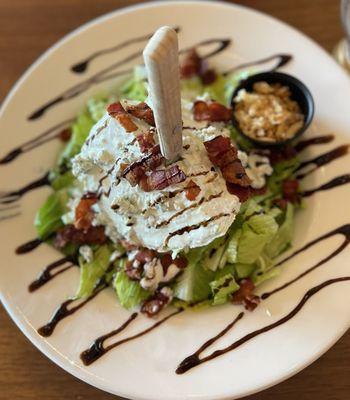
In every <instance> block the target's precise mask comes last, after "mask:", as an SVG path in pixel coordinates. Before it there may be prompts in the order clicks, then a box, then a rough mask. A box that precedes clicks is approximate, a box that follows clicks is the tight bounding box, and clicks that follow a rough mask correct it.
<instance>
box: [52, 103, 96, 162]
mask: <svg viewBox="0 0 350 400" xmlns="http://www.w3.org/2000/svg"><path fill="white" fill-rule="evenodd" d="M94 123H95V121H94V120H93V118H92V117H91V115H90V113H89V112H88V111H87V110H85V111H84V112H82V113H81V114H80V115H79V116H78V118H77V120H76V121H75V122H74V124H73V126H72V136H71V138H70V139H69V142H68V143H67V144H66V147H65V148H64V149H63V151H62V153H61V155H60V157H59V160H58V164H59V165H68V166H69V165H70V164H71V159H72V157H74V156H75V155H76V154H78V153H79V152H80V149H81V148H82V146H83V144H84V142H85V140H86V138H87V137H88V135H89V132H90V130H91V128H92V127H93V125H94Z"/></svg>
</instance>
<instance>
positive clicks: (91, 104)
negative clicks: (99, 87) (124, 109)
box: [86, 95, 112, 122]
mask: <svg viewBox="0 0 350 400" xmlns="http://www.w3.org/2000/svg"><path fill="white" fill-rule="evenodd" d="M111 102H112V100H111V99H109V98H108V97H107V96H103V95H100V96H95V97H92V98H91V99H89V100H88V101H87V103H86V106H87V111H88V113H89V114H90V116H91V118H92V119H93V121H94V122H97V121H99V120H100V119H101V118H102V117H103V116H104V115H105V113H106V108H107V105H108V104H109V103H111Z"/></svg>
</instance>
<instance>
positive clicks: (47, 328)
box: [38, 282, 108, 337]
mask: <svg viewBox="0 0 350 400" xmlns="http://www.w3.org/2000/svg"><path fill="white" fill-rule="evenodd" d="M107 287H108V285H107V284H106V283H104V282H102V283H101V284H100V285H98V286H97V287H96V289H95V290H94V292H93V293H92V294H91V295H90V296H89V297H87V298H86V299H85V300H81V299H78V300H75V299H68V300H66V301H64V302H63V303H62V304H61V305H60V306H59V307H58V309H57V310H56V312H55V313H54V315H53V316H52V318H51V319H50V321H49V322H48V323H47V324H45V325H44V326H42V327H41V328H39V329H38V333H39V335H41V336H44V337H48V336H51V335H52V333H53V331H54V329H55V328H56V326H57V324H58V323H59V322H60V321H62V319H64V318H67V317H68V316H69V315H72V314H74V313H75V312H77V311H78V310H80V309H81V308H82V307H84V306H85V305H86V304H87V303H89V302H90V301H91V300H92V299H94V298H95V297H96V296H97V295H98V294H99V293H100V292H102V290H104V289H106V288H107ZM75 302H77V303H78V304H77V305H75V306H74V305H73V306H72V307H71V308H68V306H69V305H71V304H74V303H75Z"/></svg>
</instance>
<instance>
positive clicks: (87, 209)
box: [74, 195, 98, 231]
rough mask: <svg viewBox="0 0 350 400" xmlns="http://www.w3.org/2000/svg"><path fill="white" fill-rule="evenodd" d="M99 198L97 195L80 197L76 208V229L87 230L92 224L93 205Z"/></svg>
mask: <svg viewBox="0 0 350 400" xmlns="http://www.w3.org/2000/svg"><path fill="white" fill-rule="evenodd" d="M97 200H98V198H97V197H95V195H91V197H82V198H81V199H80V201H79V203H78V205H77V207H76V208H75V219H74V226H75V228H76V229H80V230H83V231H86V230H88V229H89V228H90V227H91V226H92V220H93V218H94V212H93V210H92V209H91V206H93V205H94V204H95V203H96V202H97Z"/></svg>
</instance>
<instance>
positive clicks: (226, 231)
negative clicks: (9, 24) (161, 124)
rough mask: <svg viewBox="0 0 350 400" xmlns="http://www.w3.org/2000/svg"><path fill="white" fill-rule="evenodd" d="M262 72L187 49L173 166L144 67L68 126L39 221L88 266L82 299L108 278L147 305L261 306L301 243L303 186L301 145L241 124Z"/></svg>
mask: <svg viewBox="0 0 350 400" xmlns="http://www.w3.org/2000/svg"><path fill="white" fill-rule="evenodd" d="M253 72H254V71H243V72H242V71H241V72H239V73H232V74H230V75H227V76H224V75H223V74H220V73H219V72H217V71H215V70H213V69H212V68H210V67H209V66H208V65H207V61H206V60H202V59H201V58H200V57H199V55H198V54H197V53H196V51H195V49H192V50H190V51H189V52H188V53H187V54H185V55H184V59H183V60H182V65H181V76H182V79H181V84H182V117H183V152H182V154H181V157H180V158H179V159H178V160H176V161H175V162H174V163H172V164H170V165H169V164H168V163H166V162H165V160H164V158H163V157H162V155H161V153H160V149H159V144H158V139H157V134H156V127H155V123H154V118H153V112H152V104H150V102H149V100H148V93H147V79H146V75H145V69H144V68H143V67H142V66H137V67H136V68H135V69H134V73H133V76H131V77H130V78H129V79H128V80H127V81H126V82H124V83H123V84H122V85H121V87H119V88H118V89H117V90H114V91H113V93H112V94H108V95H104V94H99V95H98V96H96V97H93V98H91V99H90V100H88V102H87V104H86V107H85V108H84V109H83V110H82V111H81V112H80V113H79V115H77V117H76V120H75V122H74V123H73V124H72V126H71V128H70V129H68V130H65V131H64V132H62V134H61V137H62V140H63V141H64V142H65V144H64V147H63V149H62V151H61V153H60V154H59V156H58V159H57V162H56V165H55V166H54V167H53V168H52V170H51V171H50V174H49V180H50V184H51V187H52V193H51V194H50V196H49V197H48V198H47V200H46V201H45V203H44V204H43V205H42V206H41V208H40V209H39V211H38V213H37V215H36V218H35V227H36V230H37V233H38V236H39V237H40V238H41V239H42V240H45V241H47V242H48V243H49V244H50V245H52V246H54V247H55V248H57V249H59V250H60V251H61V252H62V253H64V254H66V255H70V256H71V257H72V258H73V259H74V260H75V261H76V263H77V264H78V265H79V267H80V282H79V286H78V288H77V291H76V293H75V298H87V297H89V296H91V295H92V294H93V293H94V291H95V290H96V288H98V287H99V286H100V285H101V284H104V285H109V286H110V288H111V290H113V291H114V292H115V294H116V299H117V300H118V301H119V303H120V304H121V305H122V306H123V307H125V308H127V309H140V310H141V312H143V313H144V314H146V315H147V316H154V315H156V314H158V313H159V312H160V311H161V310H162V309H164V308H165V307H166V306H168V305H171V304H172V305H175V306H177V307H182V308H187V307H194V308H197V307H202V306H217V305H221V304H224V303H234V304H243V305H244V306H245V307H246V308H247V309H254V308H255V307H256V305H257V304H258V302H259V298H258V297H257V296H256V295H255V294H254V291H255V289H256V287H258V286H259V285H260V284H261V283H262V282H264V281H265V280H267V279H271V278H273V277H274V276H276V275H277V274H278V273H279V272H280V267H276V266H275V264H276V262H275V260H276V258H277V257H279V256H280V255H281V254H282V253H283V252H284V251H286V250H287V249H288V248H289V247H290V246H291V242H292V238H293V220H294V213H295V210H296V209H297V208H298V207H300V197H299V196H298V183H297V181H296V180H295V176H294V174H295V171H296V169H297V168H298V166H299V160H298V157H297V154H296V152H293V148H292V147H288V146H286V147H284V149H283V150H281V149H279V150H271V149H261V148H254V147H253V145H252V144H251V143H250V142H249V141H247V139H244V138H242V137H241V136H239V134H238V133H237V132H236V131H235V129H234V127H233V125H232V123H231V118H232V110H231V109H230V103H231V97H232V93H233V91H234V89H235V87H236V86H237V84H238V82H239V81H240V80H241V79H242V78H244V77H246V76H248V75H249V74H251V73H253Z"/></svg>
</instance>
